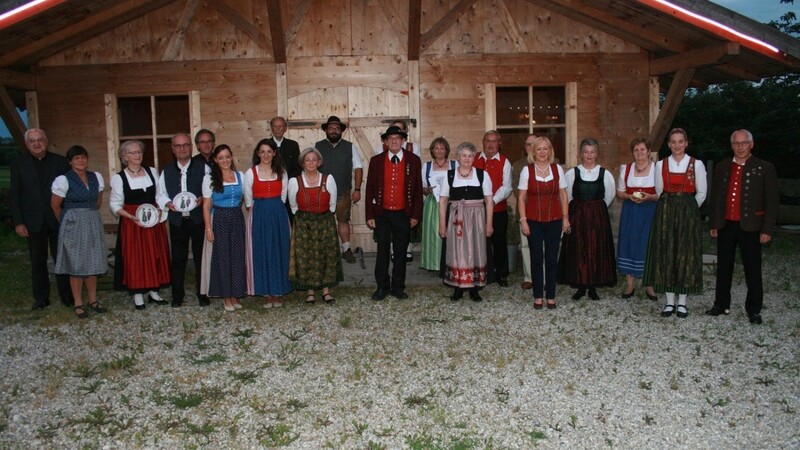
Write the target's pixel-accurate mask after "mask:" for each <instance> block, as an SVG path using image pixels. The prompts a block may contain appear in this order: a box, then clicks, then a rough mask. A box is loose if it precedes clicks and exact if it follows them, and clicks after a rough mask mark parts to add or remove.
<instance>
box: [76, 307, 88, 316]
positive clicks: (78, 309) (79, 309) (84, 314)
mask: <svg viewBox="0 0 800 450" xmlns="http://www.w3.org/2000/svg"><path fill="white" fill-rule="evenodd" d="M74 308H75V316H76V317H77V318H78V319H85V318H87V317H89V313H87V312H86V309H85V308H84V305H79V306H75V307H74ZM78 311H80V312H78Z"/></svg>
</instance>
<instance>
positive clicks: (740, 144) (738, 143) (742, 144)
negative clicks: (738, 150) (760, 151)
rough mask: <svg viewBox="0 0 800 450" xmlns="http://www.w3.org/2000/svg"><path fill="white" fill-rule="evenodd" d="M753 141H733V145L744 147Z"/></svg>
mask: <svg viewBox="0 0 800 450" xmlns="http://www.w3.org/2000/svg"><path fill="white" fill-rule="evenodd" d="M752 142H753V141H734V142H731V145H733V146H734V147H744V146H746V145H748V144H751V143H752Z"/></svg>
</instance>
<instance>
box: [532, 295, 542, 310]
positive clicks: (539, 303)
mask: <svg viewBox="0 0 800 450" xmlns="http://www.w3.org/2000/svg"><path fill="white" fill-rule="evenodd" d="M542 307H544V301H542V299H540V298H537V299H535V300H534V301H533V309H542Z"/></svg>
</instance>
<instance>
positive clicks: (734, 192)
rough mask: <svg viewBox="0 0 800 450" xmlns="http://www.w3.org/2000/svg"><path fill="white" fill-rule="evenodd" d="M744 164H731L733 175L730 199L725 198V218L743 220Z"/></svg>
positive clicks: (729, 187)
mask: <svg viewBox="0 0 800 450" xmlns="http://www.w3.org/2000/svg"><path fill="white" fill-rule="evenodd" d="M743 173H744V166H741V165H739V164H736V162H734V163H733V164H731V177H730V179H729V180H728V199H727V200H725V220H732V221H734V222H739V221H740V220H742V174H743Z"/></svg>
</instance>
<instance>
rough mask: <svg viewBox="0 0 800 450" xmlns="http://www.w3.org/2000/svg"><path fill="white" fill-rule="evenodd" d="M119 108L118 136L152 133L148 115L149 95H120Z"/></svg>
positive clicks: (150, 119)
mask: <svg viewBox="0 0 800 450" xmlns="http://www.w3.org/2000/svg"><path fill="white" fill-rule="evenodd" d="M117 107H118V108H119V133H120V136H143V135H144V136H146V135H152V134H153V126H152V124H153V122H152V118H151V116H150V97H120V98H118V99H117Z"/></svg>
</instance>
